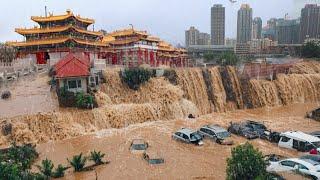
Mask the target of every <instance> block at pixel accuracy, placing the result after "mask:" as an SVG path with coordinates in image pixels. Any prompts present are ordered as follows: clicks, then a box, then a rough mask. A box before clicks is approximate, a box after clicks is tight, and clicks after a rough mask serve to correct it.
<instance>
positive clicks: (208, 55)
mask: <svg viewBox="0 0 320 180" xmlns="http://www.w3.org/2000/svg"><path fill="white" fill-rule="evenodd" d="M203 58H204V60H205V61H206V62H208V61H213V60H215V59H216V58H217V56H216V55H215V54H213V53H205V54H204V55H203Z"/></svg>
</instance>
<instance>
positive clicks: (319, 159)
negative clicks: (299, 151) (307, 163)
mask: <svg viewBox="0 0 320 180" xmlns="http://www.w3.org/2000/svg"><path fill="white" fill-rule="evenodd" d="M300 159H310V160H312V161H315V162H318V163H320V155H312V154H307V155H303V156H301V157H300Z"/></svg>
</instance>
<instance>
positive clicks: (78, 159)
mask: <svg viewBox="0 0 320 180" xmlns="http://www.w3.org/2000/svg"><path fill="white" fill-rule="evenodd" d="M67 160H68V162H69V163H70V165H71V166H72V167H73V168H74V171H75V172H79V171H82V170H83V168H84V166H85V164H86V161H87V158H86V157H83V156H82V153H80V154H79V155H75V156H73V157H72V159H71V161H69V159H67Z"/></svg>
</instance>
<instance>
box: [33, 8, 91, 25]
mask: <svg viewBox="0 0 320 180" xmlns="http://www.w3.org/2000/svg"><path fill="white" fill-rule="evenodd" d="M70 17H74V18H75V19H76V20H78V21H80V22H83V23H86V24H93V23H94V20H93V19H89V18H82V17H80V15H74V14H73V12H72V11H71V10H67V11H66V14H64V15H53V14H50V13H49V16H45V17H43V16H31V20H33V21H35V22H38V23H40V22H51V21H63V20H66V19H68V18H70Z"/></svg>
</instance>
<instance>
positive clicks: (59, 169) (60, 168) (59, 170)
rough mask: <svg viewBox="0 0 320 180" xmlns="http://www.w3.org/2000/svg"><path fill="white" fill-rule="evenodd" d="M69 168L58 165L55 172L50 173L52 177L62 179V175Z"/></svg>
mask: <svg viewBox="0 0 320 180" xmlns="http://www.w3.org/2000/svg"><path fill="white" fill-rule="evenodd" d="M69 168H70V167H64V166H63V165H61V164H59V165H58V167H57V168H56V169H55V171H54V172H53V173H52V177H54V178H61V177H64V173H65V171H66V170H67V169H69Z"/></svg>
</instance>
